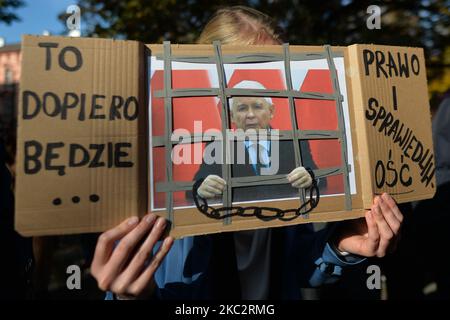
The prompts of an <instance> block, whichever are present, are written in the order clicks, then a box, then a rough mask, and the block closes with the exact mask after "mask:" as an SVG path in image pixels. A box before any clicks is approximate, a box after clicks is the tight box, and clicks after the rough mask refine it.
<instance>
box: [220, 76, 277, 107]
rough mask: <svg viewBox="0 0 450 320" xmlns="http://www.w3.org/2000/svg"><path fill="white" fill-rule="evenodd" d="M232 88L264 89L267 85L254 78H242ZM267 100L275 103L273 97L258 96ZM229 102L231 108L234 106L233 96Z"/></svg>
mask: <svg viewBox="0 0 450 320" xmlns="http://www.w3.org/2000/svg"><path fill="white" fill-rule="evenodd" d="M232 88H234V89H263V90H265V89H266V87H264V86H263V85H262V84H261V83H260V82H258V81H253V80H242V81H241V82H238V83H237V84H235V85H234V86H233V87H232ZM258 98H262V99H264V100H266V101H267V102H268V103H269V104H273V102H272V98H270V97H258ZM228 104H229V107H230V110H232V108H233V98H230V99H229V100H228Z"/></svg>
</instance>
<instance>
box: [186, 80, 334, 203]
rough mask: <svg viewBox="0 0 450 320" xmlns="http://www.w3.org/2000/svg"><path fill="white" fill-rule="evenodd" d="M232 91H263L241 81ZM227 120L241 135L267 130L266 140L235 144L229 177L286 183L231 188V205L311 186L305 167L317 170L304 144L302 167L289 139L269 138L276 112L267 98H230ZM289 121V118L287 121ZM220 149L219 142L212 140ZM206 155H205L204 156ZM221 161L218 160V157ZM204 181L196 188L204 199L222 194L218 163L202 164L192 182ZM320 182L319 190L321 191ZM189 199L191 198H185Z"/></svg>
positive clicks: (290, 193) (257, 84)
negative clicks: (283, 180)
mask: <svg viewBox="0 0 450 320" xmlns="http://www.w3.org/2000/svg"><path fill="white" fill-rule="evenodd" d="M233 88H236V89H266V88H265V87H264V86H263V85H262V84H261V83H260V82H257V81H253V80H252V81H250V80H243V81H241V82H239V83H237V84H236V85H235V86H233ZM229 107H230V121H231V123H232V124H233V125H234V126H235V127H236V131H239V130H241V131H243V132H244V133H248V132H256V131H258V130H266V132H268V133H269V134H267V135H266V138H265V139H264V138H261V139H245V140H244V141H242V140H241V141H240V140H237V141H234V142H233V144H234V146H233V148H232V150H233V155H232V156H231V160H232V163H231V176H232V177H252V176H260V175H269V176H270V175H285V176H286V179H287V181H286V183H285V184H273V185H259V186H249V187H237V188H233V192H232V193H233V196H232V201H233V202H240V201H258V200H267V199H280V198H292V197H298V189H299V188H308V187H310V186H311V183H312V178H311V176H310V174H309V173H308V171H307V170H306V169H305V168H310V169H312V170H314V169H316V168H317V167H316V165H315V163H314V161H313V159H312V156H311V152H310V150H309V145H308V142H307V141H301V142H300V152H301V157H302V164H303V165H302V166H299V167H296V166H295V154H294V145H293V142H292V140H278V139H272V138H271V136H270V132H271V130H273V129H275V128H272V127H271V124H270V123H271V120H272V119H273V117H274V115H275V113H276V106H275V105H274V104H273V102H272V99H271V98H270V97H233V98H230V99H229ZM287 121H288V119H287ZM212 143H217V144H218V145H219V147H216V148H215V150H222V149H221V147H220V146H221V142H220V141H214V142H212ZM204 156H205V155H204ZM218 158H221V157H218ZM200 178H204V181H203V182H202V184H201V185H200V187H199V188H198V194H199V195H200V196H201V197H203V198H205V199H214V198H218V197H220V196H221V195H222V193H223V190H224V188H225V186H226V181H225V180H224V179H223V178H222V166H221V164H219V163H212V164H211V163H207V161H204V162H203V163H202V164H201V166H200V169H199V170H198V172H197V173H196V174H195V177H194V181H197V180H198V179H200ZM324 185H325V179H322V182H321V185H320V184H319V187H320V188H324ZM188 197H191V196H190V195H188Z"/></svg>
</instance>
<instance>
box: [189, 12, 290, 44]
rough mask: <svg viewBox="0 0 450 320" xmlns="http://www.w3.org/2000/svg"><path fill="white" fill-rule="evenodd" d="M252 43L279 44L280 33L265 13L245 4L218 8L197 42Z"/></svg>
mask: <svg viewBox="0 0 450 320" xmlns="http://www.w3.org/2000/svg"><path fill="white" fill-rule="evenodd" d="M216 40H219V41H220V42H221V43H222V44H236V45H252V44H281V43H282V40H281V35H280V34H279V32H277V27H276V25H275V24H274V22H273V20H272V19H271V18H270V17H269V16H268V15H266V14H264V13H262V12H260V11H258V10H255V9H252V8H249V7H245V6H233V7H226V8H222V9H219V10H218V11H217V12H216V14H215V15H214V16H213V17H212V18H211V20H209V22H208V23H207V24H206V26H205V28H204V29H203V31H202V33H201V34H200V37H199V39H198V40H197V43H200V44H210V43H212V42H213V41H216Z"/></svg>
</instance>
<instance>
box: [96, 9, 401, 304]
mask: <svg viewBox="0 0 450 320" xmlns="http://www.w3.org/2000/svg"><path fill="white" fill-rule="evenodd" d="M213 40H220V41H221V42H222V44H239V45H252V44H280V43H281V39H280V36H279V34H278V33H277V32H275V28H274V27H273V23H272V21H271V19H270V18H269V17H268V16H267V15H265V14H263V13H261V12H259V11H256V10H253V9H250V8H247V7H242V6H238V7H230V8H224V9H221V10H219V11H218V12H217V13H216V14H215V15H214V17H213V18H212V19H211V20H210V21H209V22H208V24H207V25H206V27H205V29H204V30H203V32H202V34H201V36H200V39H199V41H198V42H199V43H211V42H212V41H213ZM218 183H220V181H218ZM204 195H207V194H204ZM402 220H403V215H402V213H401V212H400V210H399V209H398V207H397V205H396V203H395V202H394V200H393V199H392V198H391V197H390V196H389V195H387V194H383V195H382V196H377V197H375V200H374V204H373V205H372V207H371V210H369V211H367V212H366V214H365V217H364V218H361V219H357V220H353V221H346V222H342V223H340V224H339V225H336V224H333V225H331V224H330V227H329V228H326V229H324V230H321V231H320V232H313V230H312V227H311V225H310V224H303V225H295V226H289V227H282V228H274V229H271V231H266V232H263V233H262V234H260V233H254V234H252V233H248V234H247V236H246V237H242V238H241V239H240V240H241V241H235V239H234V238H233V237H234V234H233V233H229V232H227V233H223V234H216V235H204V236H196V237H187V238H183V239H180V240H176V241H174V239H173V238H171V237H166V238H164V239H160V238H161V236H162V234H163V230H164V227H165V225H166V222H165V220H164V219H163V218H157V217H156V216H155V215H153V214H149V215H147V216H146V217H144V218H143V219H142V220H141V221H138V219H137V218H135V217H134V218H130V219H128V220H125V221H124V222H122V223H121V224H120V225H118V226H116V227H115V228H112V229H110V230H108V231H106V232H104V233H103V234H102V235H101V236H100V237H99V239H98V242H97V246H96V250H95V254H94V259H93V263H92V267H91V270H92V274H93V276H94V277H95V278H96V279H97V281H98V285H99V287H100V288H101V289H102V290H105V291H109V293H108V296H107V297H108V298H109V299H111V298H113V297H114V296H116V297H119V298H120V297H122V298H123V297H125V298H136V297H139V298H143V297H146V298H151V297H153V298H158V299H165V298H167V299H169V298H173V299H202V298H205V299H206V298H234V299H236V298H239V297H241V298H248V299H266V298H283V299H299V298H301V296H300V294H301V293H300V288H301V287H306V286H318V285H321V284H324V283H331V282H335V281H336V280H337V279H339V276H340V275H341V272H342V268H344V267H347V266H350V265H353V264H356V263H359V262H360V261H362V260H363V257H374V256H377V257H383V256H384V255H385V254H386V253H387V252H388V250H389V248H390V247H391V246H392V245H394V244H395V242H396V240H397V236H398V233H399V230H400V226H401V225H402ZM263 230H264V229H263ZM158 240H161V241H158ZM118 241H119V243H118V244H117V246H116V247H115V248H114V246H115V245H116V243H117V242H118ZM261 248H262V249H261ZM152 253H153V254H152ZM151 254H152V255H151Z"/></svg>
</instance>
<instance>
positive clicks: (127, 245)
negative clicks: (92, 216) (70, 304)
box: [91, 214, 173, 298]
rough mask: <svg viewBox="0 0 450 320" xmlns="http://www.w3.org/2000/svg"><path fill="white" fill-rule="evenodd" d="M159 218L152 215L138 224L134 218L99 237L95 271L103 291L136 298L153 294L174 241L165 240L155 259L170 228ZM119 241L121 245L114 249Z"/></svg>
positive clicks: (95, 255) (95, 276) (137, 220)
mask: <svg viewBox="0 0 450 320" xmlns="http://www.w3.org/2000/svg"><path fill="white" fill-rule="evenodd" d="M157 218H158V217H157V216H156V215H154V214H149V215H147V216H145V217H144V218H143V219H142V220H141V222H140V223H138V222H139V219H138V218H137V217H132V218H130V219H127V220H125V221H124V222H122V223H121V224H120V225H118V226H117V227H115V228H113V229H110V230H108V231H106V232H104V233H103V234H102V235H101V236H100V237H99V239H98V242H97V247H96V248H95V254H94V260H93V262H92V267H91V270H92V275H93V276H94V278H95V279H97V281H98V286H99V288H100V289H102V290H104V291H107V290H111V291H112V292H114V293H115V294H118V295H125V296H131V297H133V298H138V297H143V296H147V295H149V294H151V293H152V290H153V288H154V287H155V283H154V279H153V275H154V274H155V272H156V270H157V269H158V267H159V265H160V264H161V261H162V260H163V259H164V257H165V256H166V255H167V252H169V250H170V248H171V247H172V244H173V238H172V237H167V238H165V239H164V241H163V243H162V245H161V247H160V248H159V249H158V251H157V253H156V254H155V255H154V256H152V252H153V248H154V246H155V244H156V242H157V241H158V240H159V239H160V238H161V236H162V234H163V231H164V229H165V227H166V221H165V219H164V218H161V217H160V218H158V219H157ZM116 241H120V242H119V244H118V245H117V247H116V248H115V249H114V244H115V243H116ZM141 243H142V244H141ZM113 249H114V250H113Z"/></svg>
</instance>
